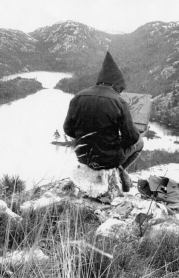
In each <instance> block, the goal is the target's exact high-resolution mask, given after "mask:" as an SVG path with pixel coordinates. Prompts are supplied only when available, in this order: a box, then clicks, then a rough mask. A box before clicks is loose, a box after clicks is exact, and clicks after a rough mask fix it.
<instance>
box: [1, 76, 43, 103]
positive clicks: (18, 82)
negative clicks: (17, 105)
mask: <svg viewBox="0 0 179 278" xmlns="http://www.w3.org/2000/svg"><path fill="white" fill-rule="evenodd" d="M42 88H43V87H42V84H41V83H40V82H38V81H37V80H35V79H26V78H20V77H17V78H15V79H13V80H8V81H0V104H4V103H8V102H10V101H13V100H16V99H20V98H24V97H26V96H27V95H29V94H34V93H36V92H37V91H39V90H41V89H42Z"/></svg>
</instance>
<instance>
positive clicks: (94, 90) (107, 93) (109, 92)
mask: <svg viewBox="0 0 179 278" xmlns="http://www.w3.org/2000/svg"><path fill="white" fill-rule="evenodd" d="M75 96H76V97H78V96H79V97H80V96H96V97H104V98H108V99H115V100H116V101H119V102H121V103H124V102H125V101H124V100H123V99H122V98H121V97H120V96H119V94H118V93H117V92H115V91H114V90H113V89H112V88H109V87H102V86H98V85H94V86H91V87H88V88H86V89H84V90H82V91H79V92H78V93H76V94H75Z"/></svg>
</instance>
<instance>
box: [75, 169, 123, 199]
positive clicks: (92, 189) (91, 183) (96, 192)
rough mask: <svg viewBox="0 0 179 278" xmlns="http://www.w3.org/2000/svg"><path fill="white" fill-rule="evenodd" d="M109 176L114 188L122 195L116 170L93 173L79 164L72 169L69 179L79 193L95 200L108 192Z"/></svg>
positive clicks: (93, 171)
mask: <svg viewBox="0 0 179 278" xmlns="http://www.w3.org/2000/svg"><path fill="white" fill-rule="evenodd" d="M111 176H113V181H114V183H115V184H114V187H116V188H118V190H119V192H120V193H121V194H122V185H121V182H120V178H119V174H118V173H117V170H116V169H110V170H99V171H95V170H92V169H90V168H89V167H88V166H87V165H84V164H81V163H79V164H78V165H75V167H74V168H73V169H72V171H71V174H70V179H71V180H72V181H73V183H74V184H75V185H76V186H77V187H78V188H79V189H80V190H81V191H83V192H85V193H86V194H87V195H88V196H90V197H93V198H96V197H98V196H100V195H103V194H105V193H106V192H108V189H109V183H110V182H109V180H110V177H111ZM120 193H119V194H120Z"/></svg>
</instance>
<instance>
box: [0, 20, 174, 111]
mask: <svg viewBox="0 0 179 278" xmlns="http://www.w3.org/2000/svg"><path fill="white" fill-rule="evenodd" d="M119 27H120V26H119ZM0 50H1V51H0V77H2V76H3V75H7V74H11V73H17V72H20V71H33V70H49V71H68V72H73V73H74V75H73V79H70V80H64V81H62V82H61V83H60V84H58V85H57V87H58V88H63V90H65V91H68V92H71V93H75V92H76V91H78V90H81V89H83V88H85V87H87V86H90V85H93V84H94V83H95V82H96V78H97V74H98V72H99V70H100V67H101V65H102V61H103V59H104V57H105V54H106V50H109V51H110V53H111V54H112V56H113V57H114V59H115V61H116V63H117V64H118V66H119V67H120V68H121V69H122V71H123V73H124V76H125V79H126V83H127V91H129V92H136V93H149V94H151V95H152V96H154V97H155V96H158V95H161V94H164V97H165V95H166V94H168V93H169V94H170V93H173V92H174V94H175V95H178V94H179V22H170V23H164V22H150V23H147V24H145V25H143V26H141V27H140V28H138V29H137V30H135V31H134V32H132V33H130V34H116V35H114V34H108V33H105V32H102V31H99V30H96V29H94V28H91V27H89V26H87V25H84V24H81V23H78V22H73V21H65V22H58V23H56V24H54V25H52V26H47V27H44V28H39V29H37V30H35V31H34V32H32V33H30V34H25V33H23V32H20V31H16V30H6V29H0ZM172 103H173V102H172V101H171V102H170V104H169V107H170V109H171V110H172V108H173V106H172V105H173V104H172ZM159 106H160V105H159ZM159 106H158V109H159V110H160V107H159Z"/></svg>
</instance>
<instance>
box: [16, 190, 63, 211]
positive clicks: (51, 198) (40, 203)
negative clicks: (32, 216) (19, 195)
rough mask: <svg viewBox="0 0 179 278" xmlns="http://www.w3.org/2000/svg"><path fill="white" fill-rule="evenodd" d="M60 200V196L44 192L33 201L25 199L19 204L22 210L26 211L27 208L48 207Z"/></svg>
mask: <svg viewBox="0 0 179 278" xmlns="http://www.w3.org/2000/svg"><path fill="white" fill-rule="evenodd" d="M61 200H62V198H61V197H58V196H55V195H53V194H51V193H49V192H48V193H45V194H44V195H43V196H42V197H40V198H39V199H38V200H35V201H27V202H25V203H23V205H21V206H20V209H21V211H22V212H28V211H29V210H31V209H33V210H37V209H41V208H45V207H48V206H50V205H52V204H55V203H59V202H60V201H61Z"/></svg>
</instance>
